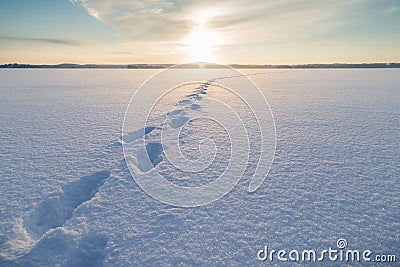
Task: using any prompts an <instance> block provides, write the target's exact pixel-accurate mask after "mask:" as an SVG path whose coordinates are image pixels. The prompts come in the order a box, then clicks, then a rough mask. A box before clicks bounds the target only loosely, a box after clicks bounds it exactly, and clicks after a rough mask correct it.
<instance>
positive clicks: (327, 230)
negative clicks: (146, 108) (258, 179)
mask: <svg viewBox="0 0 400 267" xmlns="http://www.w3.org/2000/svg"><path fill="white" fill-rule="evenodd" d="M246 72H248V73H251V72H254V70H246ZM154 73H155V71H153V70H1V71H0V91H1V92H0V101H1V105H0V116H1V122H2V126H1V128H0V143H1V151H0V157H1V160H0V177H1V179H0V200H1V202H0V203H1V205H0V218H1V219H0V266H158V265H159V266H177V265H182V266H190V265H211V266H228V265H229V266H244V265H245V266H253V265H261V266H263V265H265V264H266V263H265V262H259V261H258V260H257V257H256V253H257V251H258V250H259V249H261V248H263V247H264V245H265V244H268V245H269V246H270V247H272V248H276V249H288V250H290V249H293V248H295V249H316V250H317V249H325V248H327V247H330V246H331V247H334V246H335V244H336V240H337V239H338V238H345V239H346V240H347V241H348V243H349V247H350V248H354V249H360V250H364V249H370V250H372V251H374V252H376V253H381V254H384V253H386V254H396V255H397V256H398V257H399V256H400V250H399V248H400V246H399V244H400V242H399V241H400V227H399V226H400V207H399V204H400V200H399V192H400V179H399V173H400V172H399V167H398V165H399V162H400V159H399V155H400V153H399V151H400V147H399V146H400V145H399V144H400V142H399V141H398V140H399V139H400V136H399V133H400V129H399V127H400V121H399V120H400V72H399V70H390V69H384V70H373V69H371V70H365V69H364V70H290V71H283V72H282V71H273V70H271V73H270V74H268V75H260V76H253V77H251V78H252V79H253V80H254V81H255V82H256V83H257V84H258V85H259V86H260V87H261V89H262V91H263V93H264V94H265V96H266V98H267V99H268V101H269V103H270V105H271V108H272V111H273V114H274V118H275V123H276V135H277V150H276V155H275V160H274V163H273V165H272V169H271V171H270V173H269V175H268V177H267V179H266V180H265V182H264V184H263V185H262V186H261V187H260V188H259V189H258V190H257V191H255V192H253V193H249V192H248V190H247V188H248V185H249V176H250V174H251V170H252V168H253V167H254V166H253V165H252V164H254V162H250V163H251V164H250V165H251V166H250V167H249V168H250V170H249V171H248V172H249V173H248V175H247V176H246V175H245V176H244V177H243V179H241V180H240V182H239V184H238V185H237V186H236V187H235V188H234V189H233V190H232V191H231V192H230V193H229V194H228V195H226V196H224V197H223V198H221V199H219V200H218V201H216V202H213V203H211V204H208V205H206V206H202V207H197V208H179V207H174V206H170V205H165V204H162V203H160V202H158V201H156V200H155V199H153V198H151V197H149V196H148V195H147V194H146V193H145V192H144V191H143V190H142V189H140V188H139V187H138V185H137V184H136V183H135V182H134V180H133V179H132V177H131V175H130V173H129V171H128V169H127V166H126V163H125V161H124V158H123V152H122V146H121V144H122V143H123V142H131V143H135V142H137V140H139V139H140V138H141V137H143V136H144V135H147V136H148V137H149V142H148V143H147V145H148V150H150V151H152V152H153V153H150V154H151V163H152V165H151V166H149V165H144V166H142V165H140V160H138V161H137V166H138V168H139V170H141V171H149V170H151V169H152V168H157V169H158V170H159V171H161V172H163V173H164V174H165V175H166V177H167V178H169V179H170V181H171V182H175V183H177V184H182V185H199V184H206V183H209V182H211V181H212V180H213V179H214V178H215V177H217V176H218V175H219V174H220V172H221V169H222V167H221V166H224V165H226V163H227V159H228V154H227V153H228V152H227V150H226V149H225V148H227V145H228V144H227V142H226V141H227V135H226V132H224V130H223V128H218V127H219V126H218V125H217V124H213V122H211V121H206V120H199V121H193V122H192V123H190V121H189V122H188V118H190V117H191V115H190V114H192V113H193V112H203V111H204V109H205V106H206V105H205V102H204V100H206V99H207V97H208V95H210V94H213V93H214V94H217V93H218V92H217V91H216V90H214V91H213V88H212V87H209V88H208V87H207V88H199V89H198V91H197V92H187V94H184V95H182V98H179V99H177V96H174V95H171V97H172V99H173V100H174V101H175V102H176V103H177V106H176V107H175V108H173V109H172V110H171V109H168V110H167V112H170V113H169V114H168V115H169V119H170V120H168V121H167V123H169V124H170V126H171V127H172V128H174V127H176V128H179V127H180V126H182V125H183V127H182V140H181V145H182V151H183V153H184V154H185V156H187V157H188V158H192V159H197V158H199V157H201V156H202V155H201V153H200V151H199V147H198V140H199V139H205V138H210V139H212V140H213V142H214V144H215V146H216V147H217V148H219V149H218V150H217V152H216V155H215V159H216V160H215V161H214V162H213V164H215V166H214V167H213V166H211V168H209V169H207V170H206V171H205V172H203V173H201V172H199V173H198V175H194V176H185V175H176V174H177V170H176V169H174V168H173V166H172V167H171V166H170V165H169V164H168V161H167V160H165V158H164V156H163V153H164V152H163V147H162V146H161V145H160V143H159V142H157V141H156V140H157V138H158V137H159V134H160V131H159V129H158V128H157V125H147V126H146V127H145V128H140V129H136V130H135V131H131V132H129V133H125V134H126V135H124V138H123V140H122V139H121V136H120V135H121V128H122V121H123V117H124V112H125V109H126V107H127V105H128V102H129V100H130V98H131V96H132V95H133V93H134V92H135V90H136V89H135V88H138V87H139V86H140V84H141V83H142V82H143V81H144V80H145V79H147V78H148V77H150V76H151V75H152V74H154ZM171 79H174V77H171ZM188 100H190V101H188ZM202 101H203V102H202ZM171 103H172V102H171ZM155 112H156V113H157V109H156V111H155ZM163 112H164V111H163ZM164 114H165V113H164ZM155 117H156V116H155ZM143 127H144V126H143ZM254 134H255V135H257V133H254ZM251 146H256V144H251ZM139 158H140V157H139ZM329 264H332V265H333V263H329V262H326V263H325V265H329Z"/></svg>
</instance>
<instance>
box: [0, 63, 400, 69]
mask: <svg viewBox="0 0 400 267" xmlns="http://www.w3.org/2000/svg"><path fill="white" fill-rule="evenodd" d="M171 66H174V65H173V64H126V65H112V64H73V63H63V64H56V65H34V64H18V63H9V64H3V65H0V68H3V69H6V68H11V69H49V68H50V69H164V68H169V67H171ZM229 66H230V67H232V68H236V69H350V68H357V69H360V68H367V69H371V68H400V63H333V64H298V65H248V64H231V65H229ZM200 67H202V68H219V67H221V68H223V67H224V66H219V65H211V64H209V65H207V64H201V65H200V64H189V65H184V68H200Z"/></svg>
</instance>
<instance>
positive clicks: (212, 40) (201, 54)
mask: <svg viewBox="0 0 400 267" xmlns="http://www.w3.org/2000/svg"><path fill="white" fill-rule="evenodd" d="M206 22H207V17H205V16H200V17H199V18H198V19H197V23H198V27H197V28H196V29H195V30H194V31H193V32H191V33H190V34H189V35H188V36H186V38H185V39H184V40H183V41H182V43H183V45H184V50H185V52H186V53H187V54H188V60H189V61H191V62H214V61H215V55H214V53H213V52H215V50H216V49H217V46H218V45H219V44H220V43H221V36H220V34H218V33H217V32H213V31H211V30H209V29H208V28H207V27H206Z"/></svg>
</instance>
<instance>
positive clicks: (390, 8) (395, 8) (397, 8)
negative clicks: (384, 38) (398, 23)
mask: <svg viewBox="0 0 400 267" xmlns="http://www.w3.org/2000/svg"><path fill="white" fill-rule="evenodd" d="M399 10H400V8H399V7H397V6H391V7H389V8H387V9H385V10H384V13H385V14H388V15H390V14H393V13H395V12H397V11H399Z"/></svg>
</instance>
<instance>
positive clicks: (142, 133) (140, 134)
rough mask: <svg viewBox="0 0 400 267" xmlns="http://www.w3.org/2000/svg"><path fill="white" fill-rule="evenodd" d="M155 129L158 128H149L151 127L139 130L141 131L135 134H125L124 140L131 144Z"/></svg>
mask: <svg viewBox="0 0 400 267" xmlns="http://www.w3.org/2000/svg"><path fill="white" fill-rule="evenodd" d="M155 128H156V127H153V126H149V127H146V128H142V129H139V130H137V131H134V132H130V133H127V134H124V136H123V138H122V140H123V141H124V142H126V143H131V142H133V141H135V140H137V139H139V138H141V137H143V136H145V135H146V134H149V133H151V132H152V131H153V130H154V129H155Z"/></svg>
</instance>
